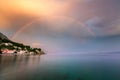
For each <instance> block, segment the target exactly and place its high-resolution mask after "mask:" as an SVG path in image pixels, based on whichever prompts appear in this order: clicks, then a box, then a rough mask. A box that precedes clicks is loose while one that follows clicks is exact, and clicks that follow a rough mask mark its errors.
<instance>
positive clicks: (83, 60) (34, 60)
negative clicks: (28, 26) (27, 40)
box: [0, 53, 120, 80]
mask: <svg viewBox="0 0 120 80" xmlns="http://www.w3.org/2000/svg"><path fill="white" fill-rule="evenodd" d="M0 80H120V54H114V53H112V54H102V55H100V54H99V55H98V54H91V55H42V56H0Z"/></svg>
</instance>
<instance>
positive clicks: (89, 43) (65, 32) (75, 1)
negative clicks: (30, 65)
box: [0, 0, 120, 54]
mask: <svg viewBox="0 0 120 80" xmlns="http://www.w3.org/2000/svg"><path fill="white" fill-rule="evenodd" d="M119 19H120V1H119V0H0V32H2V33H4V34H5V35H7V36H8V37H9V38H10V39H11V40H13V41H16V42H21V43H24V44H27V45H31V46H33V47H41V48H42V49H44V50H45V51H46V52H48V53H49V54H57V53H58V54H62V53H63V52H64V53H63V54H70V53H71V54H72V53H74V54H75V53H99V52H115V51H120V43H119V40H120V27H119V25H120V20H119Z"/></svg>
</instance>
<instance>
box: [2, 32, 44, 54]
mask: <svg viewBox="0 0 120 80" xmlns="http://www.w3.org/2000/svg"><path fill="white" fill-rule="evenodd" d="M4 53H13V54H15V55H17V54H24V55H30V54H32V55H42V54H45V53H44V52H43V51H42V50H41V48H32V47H30V46H28V45H24V44H22V43H17V42H14V41H11V40H10V39H8V38H7V36H5V35H4V34H2V33H0V54H4Z"/></svg>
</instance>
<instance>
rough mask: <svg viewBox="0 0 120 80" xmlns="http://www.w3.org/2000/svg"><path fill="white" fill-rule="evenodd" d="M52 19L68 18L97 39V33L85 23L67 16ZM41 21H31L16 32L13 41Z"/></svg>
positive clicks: (37, 19)
mask: <svg viewBox="0 0 120 80" xmlns="http://www.w3.org/2000/svg"><path fill="white" fill-rule="evenodd" d="M52 17H57V18H67V19H69V20H72V21H74V22H75V23H77V24H79V25H80V27H83V28H84V29H86V30H87V31H88V32H89V33H90V34H91V35H92V36H93V37H95V33H94V32H93V31H92V30H91V29H90V28H89V27H88V26H87V25H86V24H84V23H82V22H80V20H76V19H74V18H72V17H67V16H52ZM39 20H41V18H40V17H38V18H36V19H34V20H32V21H29V22H28V23H27V24H25V25H24V26H22V27H21V28H20V29H19V30H18V31H16V33H15V34H14V35H13V36H12V37H11V39H12V40H14V39H15V38H16V37H17V36H18V35H19V34H20V33H21V32H22V31H23V30H25V29H26V28H28V27H29V26H30V25H32V24H33V23H35V22H37V21H39Z"/></svg>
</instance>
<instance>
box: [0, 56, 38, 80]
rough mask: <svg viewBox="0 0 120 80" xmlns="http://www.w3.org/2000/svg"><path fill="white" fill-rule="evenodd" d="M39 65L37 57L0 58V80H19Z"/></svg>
mask: <svg viewBox="0 0 120 80" xmlns="http://www.w3.org/2000/svg"><path fill="white" fill-rule="evenodd" d="M39 63H40V57H39V56H24V57H23V56H0V80H1V78H3V80H10V79H11V80H16V78H18V79H17V80H19V79H20V78H19V77H20V76H25V75H26V74H27V73H29V72H30V71H33V70H34V69H36V68H37V67H38V65H39ZM23 74H24V75H23Z"/></svg>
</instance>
